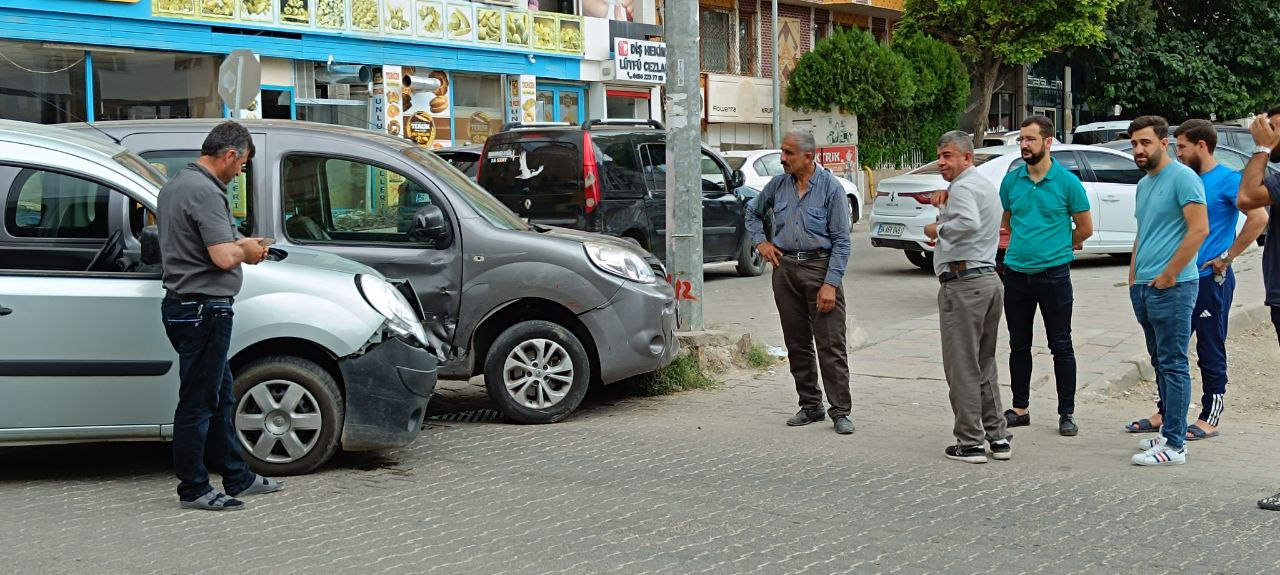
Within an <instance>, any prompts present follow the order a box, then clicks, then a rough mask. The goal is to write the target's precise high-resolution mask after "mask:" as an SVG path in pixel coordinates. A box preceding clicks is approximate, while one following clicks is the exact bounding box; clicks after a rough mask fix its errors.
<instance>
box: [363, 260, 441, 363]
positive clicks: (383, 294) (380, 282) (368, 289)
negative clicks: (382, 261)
mask: <svg viewBox="0 0 1280 575" xmlns="http://www.w3.org/2000/svg"><path fill="white" fill-rule="evenodd" d="M356 287H358V288H359V289H360V295H363V296H364V300H365V301H367V302H369V305H370V306H371V307H373V309H374V310H376V311H377V312H378V313H380V314H382V316H383V317H385V318H387V327H390V328H391V331H393V332H395V333H396V335H399V336H401V337H404V338H406V339H416V340H417V341H418V343H419V344H421V345H427V332H426V330H424V329H423V327H422V322H421V321H418V314H417V313H415V312H414V311H413V306H411V305H409V301H408V300H406V299H404V294H401V293H400V292H399V291H398V290H396V288H394V287H392V285H391V284H389V283H387V280H384V279H382V278H380V277H377V276H371V275H368V274H360V275H358V276H356Z"/></svg>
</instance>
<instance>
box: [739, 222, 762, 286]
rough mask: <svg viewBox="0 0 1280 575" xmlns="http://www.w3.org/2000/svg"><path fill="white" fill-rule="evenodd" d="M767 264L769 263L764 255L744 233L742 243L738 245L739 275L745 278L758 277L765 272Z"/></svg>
mask: <svg viewBox="0 0 1280 575" xmlns="http://www.w3.org/2000/svg"><path fill="white" fill-rule="evenodd" d="M767 265H769V264H768V263H766V262H765V261H764V256H761V255H760V252H758V251H756V247H755V246H753V245H751V240H750V239H748V237H747V234H745V233H744V234H742V245H741V246H739V247H738V275H740V276H742V277H744V278H753V277H756V276H758V275H760V274H762V273H764V268H765V266H767Z"/></svg>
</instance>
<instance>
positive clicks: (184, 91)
mask: <svg viewBox="0 0 1280 575" xmlns="http://www.w3.org/2000/svg"><path fill="white" fill-rule="evenodd" d="M218 65H219V61H218V58H217V57H215V56H205V55H200V54H175V53H167V52H134V53H129V54H117V53H106V52H103V53H95V54H94V56H93V94H94V102H95V111H96V112H95V116H96V119H98V120H148V119H156V118H221V117H222V116H223V113H222V99H221V98H220V97H219V96H218Z"/></svg>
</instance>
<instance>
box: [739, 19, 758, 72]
mask: <svg viewBox="0 0 1280 575" xmlns="http://www.w3.org/2000/svg"><path fill="white" fill-rule="evenodd" d="M758 72H759V68H758V67H757V66H756V17H755V15H754V14H742V15H740V16H739V17H738V73H739V74H742V75H743V76H755V75H756V74H757V73H758Z"/></svg>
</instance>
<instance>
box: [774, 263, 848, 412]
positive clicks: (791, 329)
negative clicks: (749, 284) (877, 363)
mask: <svg viewBox="0 0 1280 575" xmlns="http://www.w3.org/2000/svg"><path fill="white" fill-rule="evenodd" d="M827 261H828V260H827V259H826V258H823V259H818V260H808V261H803V262H798V261H796V260H794V259H791V258H789V257H786V256H783V257H781V258H779V261H778V263H779V265H778V266H777V267H775V268H773V301H774V303H776V304H777V305H778V316H779V317H780V318H781V319H782V337H783V340H784V341H785V342H786V344H787V361H788V362H789V363H790V364H791V377H793V378H795V380H796V392H797V393H798V394H799V395H800V408H801V409H804V410H805V411H809V412H813V411H821V410H822V392H821V391H820V390H819V389H818V371H819V368H821V371H822V387H824V388H826V391H827V402H828V403H830V404H831V408H830V409H828V410H827V412H828V413H829V414H830V415H831V417H832V418H836V417H839V416H841V415H849V410H850V409H852V407H853V399H852V397H851V396H850V394H849V353H848V351H847V350H846V348H845V307H844V288H840V287H838V288H836V307H835V309H833V310H831V311H829V312H827V313H822V312H820V311H818V290H819V289H822V284H823V281H824V280H825V279H826V276H827ZM815 343H817V354H816V356H815V354H814V344H815Z"/></svg>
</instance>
